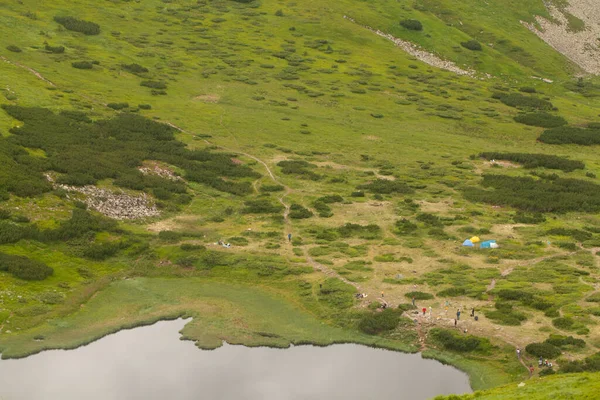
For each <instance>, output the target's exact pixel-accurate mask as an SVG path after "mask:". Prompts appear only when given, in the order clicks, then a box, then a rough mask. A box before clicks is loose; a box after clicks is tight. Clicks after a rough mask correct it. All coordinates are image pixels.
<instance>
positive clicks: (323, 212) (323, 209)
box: [313, 201, 333, 218]
mask: <svg viewBox="0 0 600 400" xmlns="http://www.w3.org/2000/svg"><path fill="white" fill-rule="evenodd" d="M313 207H314V208H315V210H317V213H319V217H321V218H329V217H331V216H333V212H331V207H329V206H328V205H327V204H325V203H324V202H322V201H315V202H314V203H313Z"/></svg>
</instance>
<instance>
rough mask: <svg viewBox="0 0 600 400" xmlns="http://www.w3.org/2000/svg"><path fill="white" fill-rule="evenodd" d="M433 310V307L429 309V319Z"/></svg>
mask: <svg viewBox="0 0 600 400" xmlns="http://www.w3.org/2000/svg"><path fill="white" fill-rule="evenodd" d="M432 310H433V308H432V307H429V318H431V311H432Z"/></svg>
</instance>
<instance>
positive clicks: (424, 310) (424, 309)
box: [423, 307, 427, 316]
mask: <svg viewBox="0 0 600 400" xmlns="http://www.w3.org/2000/svg"><path fill="white" fill-rule="evenodd" d="M426 312H427V307H423V316H425V313H426Z"/></svg>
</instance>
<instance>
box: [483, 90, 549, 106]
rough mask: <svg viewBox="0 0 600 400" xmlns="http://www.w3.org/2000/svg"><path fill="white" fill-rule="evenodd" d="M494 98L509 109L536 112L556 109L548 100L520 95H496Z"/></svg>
mask: <svg viewBox="0 0 600 400" xmlns="http://www.w3.org/2000/svg"><path fill="white" fill-rule="evenodd" d="M492 97H493V98H495V99H498V100H500V101H501V102H502V103H504V104H506V105H507V106H509V107H516V108H523V109H536V110H551V109H553V108H554V105H552V103H550V102H549V101H547V100H543V99H540V98H537V97H533V96H524V95H522V94H520V93H510V94H507V93H494V95H493V96H492Z"/></svg>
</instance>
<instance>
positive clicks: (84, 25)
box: [54, 16, 100, 35]
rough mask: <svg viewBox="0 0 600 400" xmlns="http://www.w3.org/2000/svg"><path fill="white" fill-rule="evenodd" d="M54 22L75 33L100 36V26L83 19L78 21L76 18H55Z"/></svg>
mask: <svg viewBox="0 0 600 400" xmlns="http://www.w3.org/2000/svg"><path fill="white" fill-rule="evenodd" d="M54 21H56V22H58V23H59V24H61V25H62V26H64V27H65V28H66V29H68V30H70V31H74V32H80V33H83V34H84V35H98V34H100V25H98V24H96V23H94V22H90V21H84V20H81V19H77V18H75V17H59V16H56V17H54Z"/></svg>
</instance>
